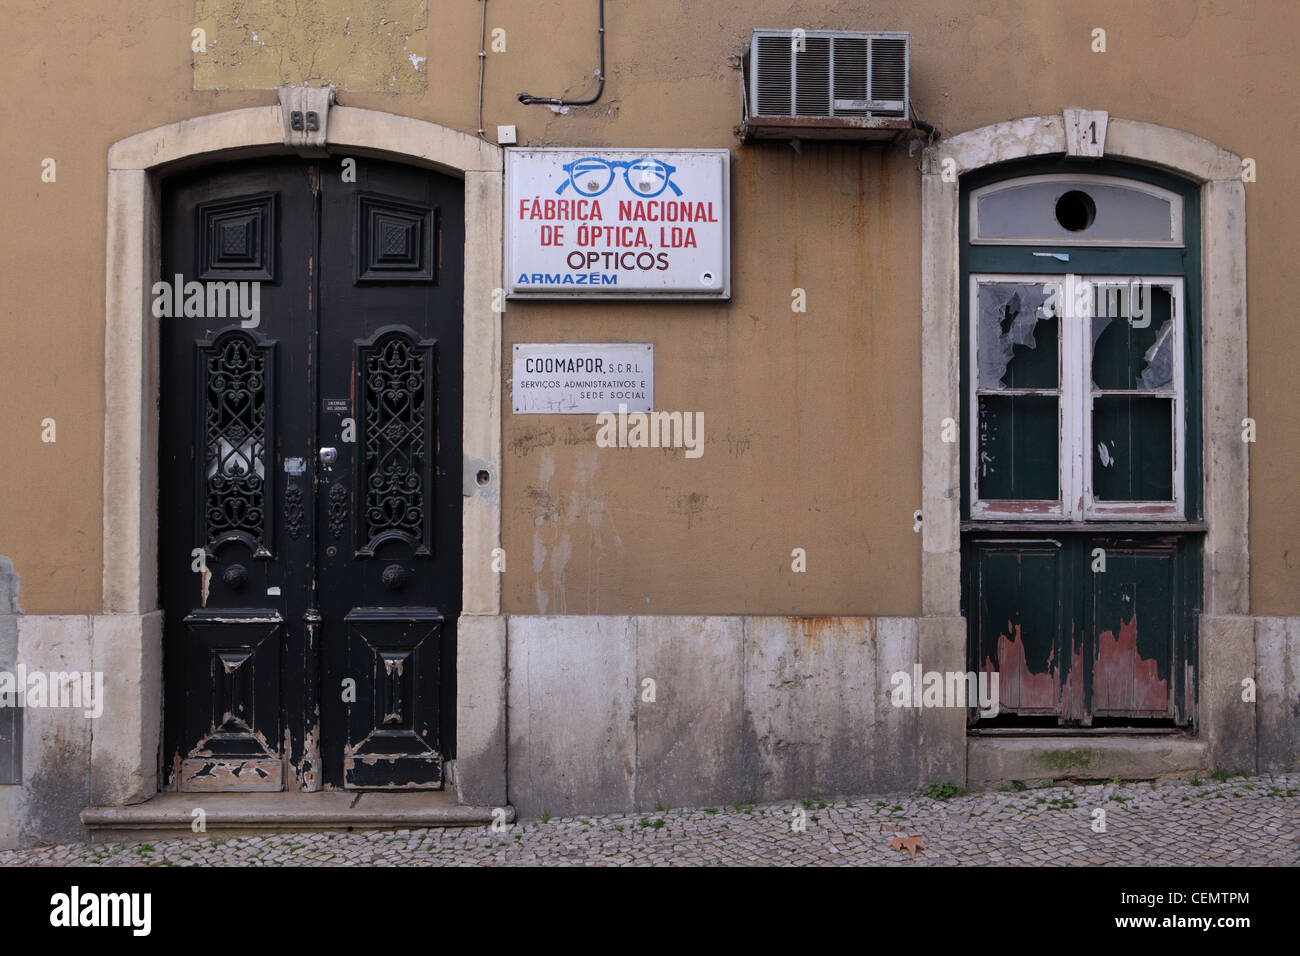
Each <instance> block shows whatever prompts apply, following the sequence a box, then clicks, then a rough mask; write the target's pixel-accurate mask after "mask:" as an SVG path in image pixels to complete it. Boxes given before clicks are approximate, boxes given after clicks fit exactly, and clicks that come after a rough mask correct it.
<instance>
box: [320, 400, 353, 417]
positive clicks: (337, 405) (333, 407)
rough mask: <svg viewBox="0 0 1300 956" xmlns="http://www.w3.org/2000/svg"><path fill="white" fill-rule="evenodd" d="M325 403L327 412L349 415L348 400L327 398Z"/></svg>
mask: <svg viewBox="0 0 1300 956" xmlns="http://www.w3.org/2000/svg"><path fill="white" fill-rule="evenodd" d="M324 402H325V411H327V412H338V413H340V414H343V415H346V414H347V413H348V400H347V399H346V398H327V399H325V400H324Z"/></svg>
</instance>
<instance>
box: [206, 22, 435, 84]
mask: <svg viewBox="0 0 1300 956" xmlns="http://www.w3.org/2000/svg"><path fill="white" fill-rule="evenodd" d="M428 18H429V13H428V7H427V4H426V2H425V0H326V2H317V3H303V4H291V5H283V4H268V3H259V2H257V0H196V2H195V4H194V20H195V26H197V27H201V28H202V29H203V30H204V31H205V32H206V39H207V49H206V51H205V52H203V53H194V54H193V62H194V89H196V90H269V89H275V88H276V87H277V86H283V85H292V86H297V85H299V84H302V83H305V84H307V85H309V86H323V85H326V84H329V83H333V84H334V85H335V86H337V87H338V88H339V89H341V90H353V91H370V92H386V93H419V92H423V91H424V90H425V89H426V88H427V86H428V70H427V69H426V64H427V62H428V31H427V29H426V27H427V24H428Z"/></svg>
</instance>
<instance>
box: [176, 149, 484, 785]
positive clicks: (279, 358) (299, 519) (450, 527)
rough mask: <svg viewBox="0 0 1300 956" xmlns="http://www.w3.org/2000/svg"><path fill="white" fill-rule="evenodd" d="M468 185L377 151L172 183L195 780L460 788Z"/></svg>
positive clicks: (189, 754) (183, 777)
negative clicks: (451, 767) (452, 779)
mask: <svg viewBox="0 0 1300 956" xmlns="http://www.w3.org/2000/svg"><path fill="white" fill-rule="evenodd" d="M463 202H464V197H463V189H462V186H461V183H460V182H459V181H457V180H454V179H451V178H449V177H446V176H442V175H439V174H437V173H434V172H431V171H428V170H423V169H416V168H413V167H406V166H401V165H397V164H391V163H385V162H380V161H377V160H371V159H366V158H357V159H356V161H355V165H353V164H352V163H343V162H342V161H341V160H340V159H338V158H335V159H321V160H319V161H313V162H309V161H305V160H302V159H293V160H258V161H251V162H244V163H235V164H229V165H225V166H222V167H219V168H217V169H215V170H212V169H209V170H205V171H204V172H202V173H199V174H187V175H183V176H179V177H174V178H172V179H170V180H168V181H167V182H166V183H165V185H164V190H163V196H162V211H163V217H162V277H161V279H162V283H161V284H160V285H157V286H154V288H153V290H152V292H153V298H154V302H155V306H154V314H155V315H160V317H159V318H158V319H157V322H158V323H159V335H160V347H161V359H162V361H161V370H160V385H161V404H160V442H159V444H160V459H161V460H160V472H159V500H160V534H159V551H160V555H159V558H160V565H159V587H160V592H161V600H162V604H163V608H164V611H165V632H164V660H165V664H164V667H165V714H164V748H165V750H164V753H165V761H166V766H165V776H166V778H167V783H168V785H169V786H170V787H171V788H173V789H178V790H183V791H206V790H282V789H290V790H292V789H302V790H318V789H322V788H334V787H343V788H357V789H363V788H383V789H412V788H417V789H418V788H437V787H440V786H441V784H442V780H443V766H444V761H445V760H446V759H449V758H450V757H451V756H452V754H453V753H454V746H455V744H454V738H453V715H454V713H455V699H454V698H455V682H454V675H455V660H456V646H455V645H456V634H455V627H456V618H457V615H458V613H459V610H460V593H461V546H460V541H461V488H460V475H461V470H462V466H461V448H460V421H461V380H462V379H461V352H462V350H461V307H462V289H461V283H462V276H463V268H462V256H463V254H464V252H463V249H464V215H463ZM165 287H170V288H165Z"/></svg>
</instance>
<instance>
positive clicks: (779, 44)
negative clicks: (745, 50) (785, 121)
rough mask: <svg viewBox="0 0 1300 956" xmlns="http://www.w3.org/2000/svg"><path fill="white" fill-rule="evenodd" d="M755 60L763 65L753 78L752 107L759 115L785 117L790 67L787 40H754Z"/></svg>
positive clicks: (762, 38)
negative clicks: (755, 108) (754, 89)
mask: <svg viewBox="0 0 1300 956" xmlns="http://www.w3.org/2000/svg"><path fill="white" fill-rule="evenodd" d="M783 53H784V56H782V54H783ZM754 58H755V61H756V62H758V61H761V62H762V63H763V70H762V71H761V72H758V71H756V72H755V74H754V84H755V87H756V91H755V93H754V103H755V105H756V106H757V112H758V115H759V116H781V115H785V114H786V112H787V111H788V110H789V109H790V77H791V73H790V68H791V66H792V65H793V64H792V62H791V60H790V38H789V37H785V38H782V37H755V38H754Z"/></svg>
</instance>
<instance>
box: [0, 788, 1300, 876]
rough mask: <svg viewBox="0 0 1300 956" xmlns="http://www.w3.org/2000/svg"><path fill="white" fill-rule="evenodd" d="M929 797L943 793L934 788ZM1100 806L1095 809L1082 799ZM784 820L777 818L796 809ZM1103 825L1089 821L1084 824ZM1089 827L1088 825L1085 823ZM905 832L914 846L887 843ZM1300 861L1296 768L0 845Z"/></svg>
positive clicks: (115, 857) (401, 861) (75, 855)
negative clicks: (361, 828)
mask: <svg viewBox="0 0 1300 956" xmlns="http://www.w3.org/2000/svg"><path fill="white" fill-rule="evenodd" d="M938 796H940V797H942V796H947V795H946V794H942V793H939V794H938ZM1098 810H1103V811H1105V815H1104V817H1102V816H1100V815H1098V813H1097V811H1098ZM798 811H802V817H803V822H805V823H806V825H807V829H806V830H804V831H802V832H799V831H797V830H796V829H794V827H793V826H792V824H796V823H798V822H799V821H800V814H799V813H798ZM1103 823H1104V826H1105V829H1104V832H1097V830H1100V828H1101V826H1102V824H1103ZM1094 828H1095V829H1094ZM918 834H919V835H920V836H921V837H922V840H923V842H924V848H923V849H922V848H918V849H917V852H916V856H915V858H912V857H911V856H910V854H909V853H908V852H907V850H906V849H905V848H904V849H892V848H891V846H890V843H891V841H892V840H893V839H894V838H896V837H912V836H915V835H918ZM1298 863H1300V774H1277V775H1265V776H1258V777H1231V778H1228V779H1227V780H1219V781H1215V780H1205V781H1199V780H1195V779H1193V780H1191V781H1162V782H1160V783H1159V784H1158V785H1155V786H1153V785H1152V784H1150V783H1124V784H1117V783H1110V784H1103V785H1086V786H1084V785H1080V786H1060V787H1049V788H1043V789H1031V790H1014V791H1003V792H998V793H980V794H973V795H969V796H965V795H954V796H950V797H948V799H936V798H935V797H930V796H925V795H923V794H919V793H918V794H887V795H883V796H864V797H854V798H852V799H849V800H835V801H822V800H817V799H813V800H808V801H803V802H801V803H796V804H792V803H788V802H787V803H771V804H760V805H757V806H754V805H734V806H731V807H716V808H708V809H690V810H686V809H664V810H656V811H654V812H649V813H636V814H625V815H616V816H598V817H575V818H566V819H560V818H551V819H547V820H542V819H532V820H524V821H521V822H520V823H518V824H516V825H514V826H512V827H507V828H506V829H505V830H504V831H503V832H499V833H494V832H492V831H491V829H490V828H487V827H461V828H455V827H453V828H445V829H410V830H395V831H394V830H388V831H370V832H357V833H338V832H329V833H275V834H267V835H264V836H257V837H231V838H225V839H223V838H221V837H220V836H214V837H205V838H199V839H187V840H169V841H166V842H155V843H113V844H100V845H96V846H87V845H84V844H74V845H67V846H45V847H39V848H36V849H31V850H22V851H0V866H49V865H53V866H59V865H68V864H90V865H101V866H173V865H174V866H203V865H216V866H283V865H308V866H353V865H374V866H445V865H470V866H483V865H486V866H491V865H519V864H522V865H559V866H566V865H567V866H571V865H575V864H602V865H615V866H641V865H675V866H690V865H709V864H724V865H741V866H745V865H754V864H758V865H779V866H807V865H827V864H829V865H845V864H853V865H862V864H866V865H878V866H944V865H954V864H956V865H963V866H966V865H975V866H978V865H1013V866H1026V865H1027V866H1131V865H1137V864H1141V865H1174V866H1196V865H1232V864H1240V865H1273V866H1286V865H1289V866H1294V865H1296V864H1298Z"/></svg>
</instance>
